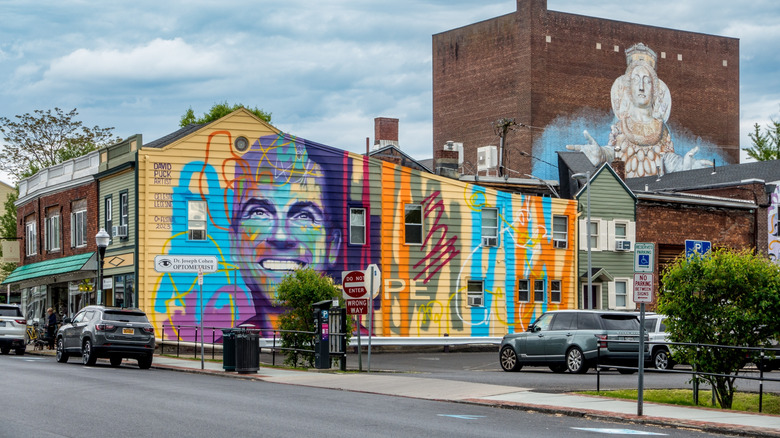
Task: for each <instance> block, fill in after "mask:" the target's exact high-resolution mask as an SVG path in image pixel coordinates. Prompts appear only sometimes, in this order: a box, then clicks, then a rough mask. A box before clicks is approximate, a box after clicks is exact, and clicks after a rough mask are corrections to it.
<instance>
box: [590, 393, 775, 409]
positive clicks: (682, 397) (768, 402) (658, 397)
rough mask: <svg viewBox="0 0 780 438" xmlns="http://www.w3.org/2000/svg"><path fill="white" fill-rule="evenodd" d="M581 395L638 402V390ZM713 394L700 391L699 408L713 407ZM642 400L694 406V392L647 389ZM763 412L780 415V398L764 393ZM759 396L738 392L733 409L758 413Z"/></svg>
mask: <svg viewBox="0 0 780 438" xmlns="http://www.w3.org/2000/svg"><path fill="white" fill-rule="evenodd" d="M581 394H587V395H597V396H601V397H613V398H620V399H626V400H636V399H637V390H636V389H618V390H614V391H582V392H581ZM711 395H712V392H711V391H710V390H709V389H706V390H705V389H701V390H699V404H698V406H704V407H713V406H714V405H713V404H712V397H711ZM642 399H643V400H644V401H646V402H652V403H666V404H670V405H680V406H694V403H693V390H690V389H647V388H645V389H644V391H643V394H642ZM760 403H761V406H762V409H761V412H763V413H764V414H768V415H778V414H780V396H778V395H777V394H771V393H764V396H763V400H760ZM758 407H759V395H758V394H757V393H754V392H737V393H735V394H734V404H733V405H732V409H733V410H735V411H743V412H758Z"/></svg>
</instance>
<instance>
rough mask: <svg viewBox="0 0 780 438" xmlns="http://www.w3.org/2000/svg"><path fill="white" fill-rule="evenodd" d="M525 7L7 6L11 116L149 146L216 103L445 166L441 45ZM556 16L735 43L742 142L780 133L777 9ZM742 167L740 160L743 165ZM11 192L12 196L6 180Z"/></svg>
mask: <svg viewBox="0 0 780 438" xmlns="http://www.w3.org/2000/svg"><path fill="white" fill-rule="evenodd" d="M516 7H517V5H516V2H515V1H514V0H320V1H312V0H264V1H249V0H228V1H224V2H214V1H206V0H189V1H186V2H184V1H178V0H165V1H159V0H157V1H147V0H135V1H125V0H117V1H105V2H96V1H85V0H82V1H75V0H57V1H52V0H39V1H36V2H31V1H29V0H0V21H2V23H3V25H2V27H0V84H2V86H0V116H4V117H7V118H9V119H13V117H14V116H15V115H20V114H25V113H32V112H33V111H34V110H47V109H53V108H55V107H59V108H61V109H63V110H66V111H69V110H71V109H74V108H76V109H77V110H78V113H79V116H78V119H79V120H81V121H82V122H84V124H85V125H87V126H96V125H97V126H100V127H103V128H105V127H113V128H114V134H115V135H116V136H118V137H122V138H126V137H128V136H130V135H133V134H139V133H140V134H143V138H144V142H149V141H152V140H155V139H157V138H159V137H162V136H164V135H166V134H169V133H171V132H173V131H175V130H177V129H178V128H179V120H180V119H181V116H182V115H183V114H184V113H185V111H186V110H187V109H188V108H192V109H193V110H194V111H195V114H196V115H201V114H203V113H205V112H207V111H208V110H209V109H210V108H211V106H212V105H213V104H215V103H219V102H228V103H230V104H236V103H241V104H244V105H245V106H248V107H258V108H261V109H263V110H264V111H266V112H270V113H271V114H272V123H273V124H274V125H275V126H276V127H277V128H279V129H281V130H282V131H284V132H287V133H290V134H293V135H296V136H299V137H303V138H306V139H308V140H312V141H315V142H318V143H323V144H327V145H330V146H334V147H337V148H340V149H345V150H349V151H353V152H365V145H366V137H370V139H371V140H370V141H371V143H372V144H373V141H374V138H373V136H374V118H376V117H393V118H398V119H399V120H400V122H399V143H400V147H401V149H402V150H404V151H405V152H406V153H407V154H409V155H411V156H412V157H414V158H417V159H424V158H430V157H431V156H432V155H433V145H432V142H433V132H432V66H431V60H432V53H431V52H432V36H433V35H434V34H436V33H440V32H444V31H447V30H449V29H454V28H457V27H461V26H465V25H468V24H471V23H475V22H477V21H482V20H486V19H490V18H493V17H497V16H500V15H504V14H508V13H511V12H513V11H515V10H516ZM547 7H548V9H549V10H555V11H561V12H568V13H574V14H581V15H587V16H592V17H600V18H606V19H611V20H619V21H628V22H634V23H640V24H647V25H652V26H660V27H666V28H673V29H680V30H686V31H692V32H701V33H707V34H715V35H721V36H728V37H734V38H738V39H739V40H740V100H741V102H740V127H741V128H740V132H741V135H740V137H741V138H740V141H741V146H742V148H745V147H750V145H751V142H750V139H749V138H748V133H749V132H752V130H753V125H754V124H755V123H759V124H760V125H761V126H762V127H763V126H766V125H767V124H768V123H769V122H770V121H771V120H772V119H780V2H777V0H753V1H750V2H747V1H736V2H735V1H733V0H656V1H652V2H627V1H625V0H604V1H598V0H548V2H547ZM743 155H744V154H743ZM0 180H4V181H6V182H9V183H13V182H14V181H11V179H10V178H9V177H8V176H7V175H2V174H0Z"/></svg>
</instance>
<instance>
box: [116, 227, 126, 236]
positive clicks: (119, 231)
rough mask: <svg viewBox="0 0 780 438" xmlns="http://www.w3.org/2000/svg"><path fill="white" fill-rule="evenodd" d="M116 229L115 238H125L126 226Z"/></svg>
mask: <svg viewBox="0 0 780 438" xmlns="http://www.w3.org/2000/svg"><path fill="white" fill-rule="evenodd" d="M116 228H117V233H116V236H119V237H127V225H120V226H118V227H116Z"/></svg>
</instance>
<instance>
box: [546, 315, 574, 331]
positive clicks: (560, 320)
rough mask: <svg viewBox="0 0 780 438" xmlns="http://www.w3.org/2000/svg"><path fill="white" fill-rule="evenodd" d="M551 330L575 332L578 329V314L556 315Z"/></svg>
mask: <svg viewBox="0 0 780 438" xmlns="http://www.w3.org/2000/svg"><path fill="white" fill-rule="evenodd" d="M554 316H555V318H554V319H553V323H552V326H550V330H574V329H576V328H577V313H576V312H561V313H556V314H555V315H554Z"/></svg>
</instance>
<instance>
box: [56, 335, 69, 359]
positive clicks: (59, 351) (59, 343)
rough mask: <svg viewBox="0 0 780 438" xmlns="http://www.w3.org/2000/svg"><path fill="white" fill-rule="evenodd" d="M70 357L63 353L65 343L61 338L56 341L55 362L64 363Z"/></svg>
mask: <svg viewBox="0 0 780 438" xmlns="http://www.w3.org/2000/svg"><path fill="white" fill-rule="evenodd" d="M69 356H70V355H69V354H68V353H66V352H65V342H64V341H63V340H62V338H59V339H57V362H59V363H65V362H67V361H68V357H69Z"/></svg>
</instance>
